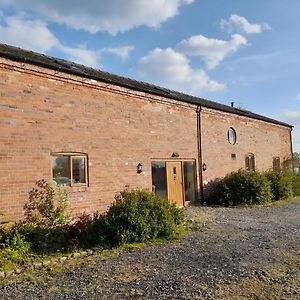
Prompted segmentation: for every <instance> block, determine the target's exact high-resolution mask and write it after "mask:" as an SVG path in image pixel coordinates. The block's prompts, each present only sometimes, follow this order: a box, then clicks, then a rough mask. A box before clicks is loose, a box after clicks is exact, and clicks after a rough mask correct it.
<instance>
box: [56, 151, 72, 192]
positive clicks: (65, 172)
mask: <svg viewBox="0 0 300 300" xmlns="http://www.w3.org/2000/svg"><path fill="white" fill-rule="evenodd" d="M52 175H53V180H54V181H55V182H56V183H57V184H61V185H63V186H65V185H69V183H70V180H71V176H70V161H69V157H67V156H53V157H52Z"/></svg>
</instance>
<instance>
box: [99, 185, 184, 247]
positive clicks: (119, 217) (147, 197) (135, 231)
mask: <svg viewBox="0 0 300 300" xmlns="http://www.w3.org/2000/svg"><path fill="white" fill-rule="evenodd" d="M182 221H183V214H182V211H180V210H179V209H177V208H176V207H175V205H172V204H169V202H168V201H167V200H166V199H164V198H161V197H159V196H156V195H153V194H152V193H149V192H145V191H141V190H136V191H126V190H125V191H123V192H121V193H120V195H118V196H117V197H116V201H115V203H113V204H112V205H111V206H110V208H109V210H108V211H107V213H106V215H104V216H103V215H99V216H98V217H96V218H95V220H94V226H95V228H96V227H98V229H99V231H98V232H99V236H100V237H105V242H106V243H108V244H110V245H112V246H116V245H120V244H124V243H135V242H144V241H149V240H153V239H156V238H167V239H168V238H171V237H173V236H174V235H175V232H176V228H177V225H179V224H181V223H182Z"/></svg>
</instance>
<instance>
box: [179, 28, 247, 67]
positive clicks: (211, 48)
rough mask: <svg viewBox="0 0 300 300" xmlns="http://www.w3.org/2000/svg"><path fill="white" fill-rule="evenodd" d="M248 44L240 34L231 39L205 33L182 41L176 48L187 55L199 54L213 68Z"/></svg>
mask: <svg viewBox="0 0 300 300" xmlns="http://www.w3.org/2000/svg"><path fill="white" fill-rule="evenodd" d="M246 44H247V40H246V38H244V37H243V36H242V35H239V34H234V35H232V37H231V40H229V41H224V40H218V39H209V38H207V37H205V36H203V35H195V36H192V37H191V38H189V39H187V40H183V41H181V42H180V43H179V44H178V45H177V47H176V49H177V51H180V52H182V53H184V54H186V55H190V56H199V57H200V58H201V59H202V60H203V61H204V62H205V63H206V65H207V68H208V69H213V68H215V67H217V66H218V65H219V63H220V62H221V61H222V60H224V58H225V57H226V56H228V55H229V54H231V53H233V52H236V51H237V50H238V49H239V48H240V47H241V46H242V45H246Z"/></svg>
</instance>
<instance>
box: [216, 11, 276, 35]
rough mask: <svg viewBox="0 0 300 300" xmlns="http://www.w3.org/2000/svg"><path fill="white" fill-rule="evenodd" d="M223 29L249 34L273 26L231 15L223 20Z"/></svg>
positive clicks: (221, 24) (269, 28)
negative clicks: (252, 22)
mask: <svg viewBox="0 0 300 300" xmlns="http://www.w3.org/2000/svg"><path fill="white" fill-rule="evenodd" d="M220 27H221V29H227V30H228V31H229V32H233V31H235V30H236V31H239V32H243V33H247V34H251V33H261V32H262V31H263V30H271V29H272V27H271V26H270V25H268V24H266V23H264V24H251V23H250V22H249V21H248V20H247V19H246V18H244V17H241V16H238V15H231V16H230V18H229V20H223V19H222V20H221V22H220Z"/></svg>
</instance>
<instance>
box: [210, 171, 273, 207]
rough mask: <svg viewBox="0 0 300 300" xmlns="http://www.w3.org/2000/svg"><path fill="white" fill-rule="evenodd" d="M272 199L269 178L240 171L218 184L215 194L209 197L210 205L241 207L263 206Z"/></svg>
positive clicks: (229, 175) (227, 176)
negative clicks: (243, 205) (240, 205)
mask: <svg viewBox="0 0 300 300" xmlns="http://www.w3.org/2000/svg"><path fill="white" fill-rule="evenodd" d="M271 199H272V193H271V186H270V182H269V181H268V180H267V178H266V177H265V176H264V175H262V174H260V173H258V172H249V171H245V170H239V171H236V172H232V173H230V174H228V175H226V176H225V177H224V178H223V179H222V180H220V181H218V182H217V183H216V188H215V190H214V193H213V194H212V195H210V196H208V197H207V200H208V204H218V205H226V206H229V205H239V204H247V205H252V204H261V203H266V202H270V201H271Z"/></svg>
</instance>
